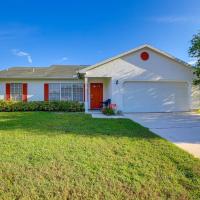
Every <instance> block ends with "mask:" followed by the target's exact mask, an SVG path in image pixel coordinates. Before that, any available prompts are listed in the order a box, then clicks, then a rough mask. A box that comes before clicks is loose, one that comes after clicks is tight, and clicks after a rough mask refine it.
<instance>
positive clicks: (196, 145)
mask: <svg viewBox="0 0 200 200" xmlns="http://www.w3.org/2000/svg"><path fill="white" fill-rule="evenodd" d="M124 116H125V117H127V118H129V119H131V120H133V121H135V122H138V123H140V124H141V125H143V126H145V127H147V128H149V129H150V130H151V131H152V132H154V133H156V134H158V135H160V136H161V137H163V138H165V139H167V140H169V141H171V142H173V143H174V144H176V145H177V146H179V147H180V148H182V149H184V150H186V151H188V152H189V153H191V154H193V155H194V156H195V157H198V158H200V115H197V114H194V113H132V114H124Z"/></svg>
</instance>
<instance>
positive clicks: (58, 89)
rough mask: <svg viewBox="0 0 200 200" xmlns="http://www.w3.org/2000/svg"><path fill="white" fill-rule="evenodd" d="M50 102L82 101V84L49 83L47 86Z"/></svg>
mask: <svg viewBox="0 0 200 200" xmlns="http://www.w3.org/2000/svg"><path fill="white" fill-rule="evenodd" d="M49 100H50V101H58V100H62V101H80V102H82V101H83V84H82V83H61V84H60V83H50V84H49Z"/></svg>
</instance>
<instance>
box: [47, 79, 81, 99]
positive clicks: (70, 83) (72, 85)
mask: <svg viewBox="0 0 200 200" xmlns="http://www.w3.org/2000/svg"><path fill="white" fill-rule="evenodd" d="M50 84H59V88H60V91H59V100H58V101H78V102H84V97H83V94H84V91H83V90H84V84H83V83H81V82H60V83H55V82H54V83H49V85H50ZM62 84H68V85H70V87H71V99H62ZM75 84H77V85H81V86H82V92H80V93H79V95H80V96H79V100H74V99H75V95H74V90H75V89H74V88H75V87H74V85H75ZM78 88H79V87H78ZM80 88H81V87H80ZM50 96H51V95H50V87H49V101H57V100H51V98H50ZM76 99H77V98H76Z"/></svg>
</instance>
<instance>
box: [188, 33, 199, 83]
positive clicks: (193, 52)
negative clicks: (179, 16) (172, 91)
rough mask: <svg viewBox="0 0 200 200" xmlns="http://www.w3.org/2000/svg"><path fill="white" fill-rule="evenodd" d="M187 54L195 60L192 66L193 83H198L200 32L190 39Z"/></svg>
mask: <svg viewBox="0 0 200 200" xmlns="http://www.w3.org/2000/svg"><path fill="white" fill-rule="evenodd" d="M188 52H189V55H190V56H191V57H193V58H195V59H196V60H197V62H196V64H195V68H194V74H195V79H194V80H193V83H194V85H200V32H199V33H197V34H195V35H194V36H193V38H192V40H191V47H190V48H189V51H188Z"/></svg>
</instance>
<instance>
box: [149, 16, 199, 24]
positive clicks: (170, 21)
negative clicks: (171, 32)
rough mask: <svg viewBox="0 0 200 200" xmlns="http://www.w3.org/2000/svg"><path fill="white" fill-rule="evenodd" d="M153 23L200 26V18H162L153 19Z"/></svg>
mask: <svg viewBox="0 0 200 200" xmlns="http://www.w3.org/2000/svg"><path fill="white" fill-rule="evenodd" d="M151 21H154V22H157V23H166V24H177V23H183V24H185V23H193V24H200V17H197V16H196V17H195V16H161V17H154V18H151Z"/></svg>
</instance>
